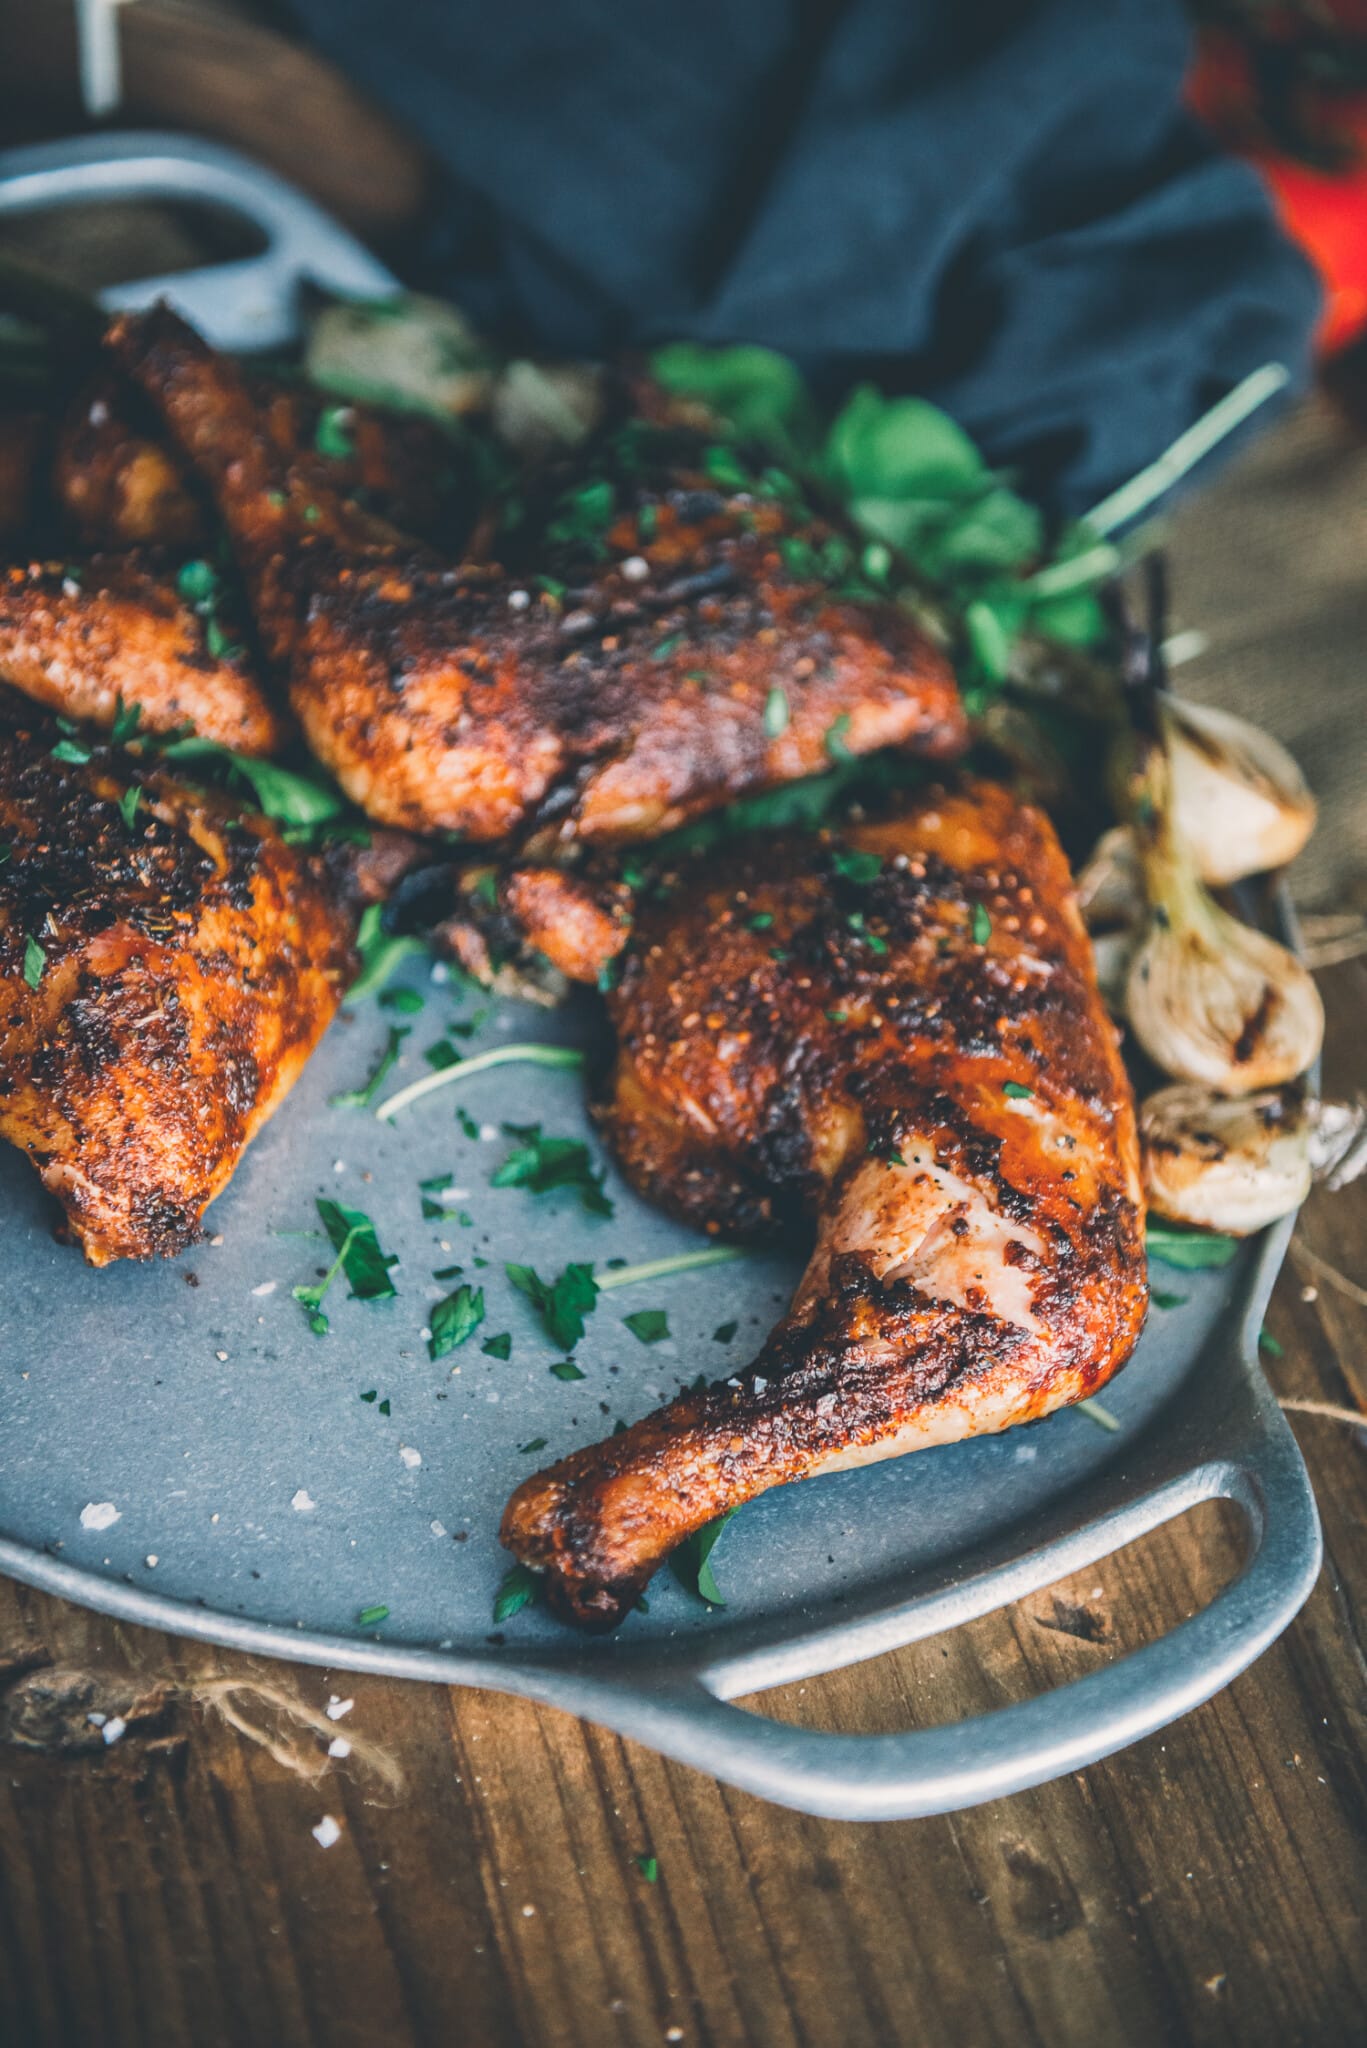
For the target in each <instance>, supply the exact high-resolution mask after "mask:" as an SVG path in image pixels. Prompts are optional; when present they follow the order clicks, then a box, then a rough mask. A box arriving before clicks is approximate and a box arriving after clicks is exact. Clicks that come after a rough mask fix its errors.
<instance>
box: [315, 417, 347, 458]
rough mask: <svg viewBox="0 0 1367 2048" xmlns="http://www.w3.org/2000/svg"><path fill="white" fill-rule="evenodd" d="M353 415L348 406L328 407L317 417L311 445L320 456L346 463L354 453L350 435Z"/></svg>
mask: <svg viewBox="0 0 1367 2048" xmlns="http://www.w3.org/2000/svg"><path fill="white" fill-rule="evenodd" d="M354 419H355V414H354V413H353V412H352V410H351V407H350V406H349V405H329V406H327V407H326V408H325V409H324V411H323V412H321V413H320V414H319V415H318V425H317V427H316V428H315V430H314V435H313V445H314V447H315V448H316V449H317V450H318V453H319V454H320V455H327V456H330V457H331V458H332V460H333V461H334V462H346V461H349V460H350V458H351V457H352V456H353V455H354V454H355V453H356V439H355V436H354V434H353V433H352V424H353V421H354Z"/></svg>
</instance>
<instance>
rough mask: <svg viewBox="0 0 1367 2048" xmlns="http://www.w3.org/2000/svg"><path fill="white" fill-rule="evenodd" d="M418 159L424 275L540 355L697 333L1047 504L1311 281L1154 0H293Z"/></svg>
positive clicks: (1218, 372)
mask: <svg viewBox="0 0 1367 2048" xmlns="http://www.w3.org/2000/svg"><path fill="white" fill-rule="evenodd" d="M293 4H294V7H295V10H296V12H297V14H298V15H299V16H300V18H301V20H302V21H303V23H304V24H305V25H306V27H307V29H308V31H309V33H310V34H311V35H312V37H313V38H314V39H315V41H316V42H317V44H318V45H319V47H320V48H322V49H324V50H325V51H327V52H329V53H330V54H331V55H332V56H333V57H334V58H335V59H336V60H337V61H338V62H339V63H340V64H341V65H342V66H343V67H344V68H345V69H346V70H348V71H349V72H350V73H351V74H352V76H353V77H354V78H356V79H357V80H358V81H359V82H361V83H362V84H363V85H364V86H366V87H367V88H368V89H369V90H370V91H371V92H372V93H373V94H375V95H376V96H377V97H378V98H380V99H381V100H383V101H385V102H386V103H387V104H388V105H389V107H390V108H391V109H392V110H393V111H394V112H395V113H397V114H398V115H399V117H400V118H401V120H403V121H404V123H405V124H406V125H407V126H408V128H409V129H410V130H411V132H412V133H413V134H414V135H416V136H417V137H419V138H420V139H421V140H422V141H423V142H424V143H425V144H426V145H427V147H428V148H429V150H430V151H431V153H432V155H433V157H434V158H435V160H436V162H437V164H438V165H439V166H440V171H441V185H440V189H439V191H438V193H437V195H436V203H435V208H434V218H433V222H432V225H431V229H430V233H429V236H428V240H427V243H426V245H425V249H424V252H423V260H422V263H421V266H420V267H421V269H422V270H423V271H424V273H425V275H424V277H423V279H422V281H424V282H426V283H427V284H429V285H430V286H432V287H434V288H436V289H440V290H444V291H447V292H449V293H450V294H451V295H452V296H453V297H454V298H455V299H456V300H457V301H458V302H459V303H461V304H462V305H463V306H464V307H465V308H466V309H467V311H468V312H469V313H470V314H471V315H472V317H473V318H474V319H475V320H476V321H478V322H479V323H480V324H481V325H482V326H484V327H485V328H487V329H488V330H490V331H491V332H493V333H495V334H498V335H500V336H502V337H504V338H505V339H507V340H509V341H512V342H514V343H516V344H517V345H519V346H523V345H525V346H531V347H534V348H538V349H542V350H545V351H548V352H552V353H569V354H584V355H602V354H610V353H611V352H613V351H614V350H617V349H620V348H622V347H627V346H639V345H642V344H650V343H653V342H657V341H663V340H675V339H679V338H692V339H697V340H704V341H717V342H725V341H755V342H764V343H767V344H769V345H770V346H772V347H774V348H777V349H782V350H784V351H785V352H786V353H788V354H790V355H793V356H795V357H796V358H797V359H798V360H799V361H800V362H801V363H803V365H804V366H805V367H806V369H807V370H808V372H809V374H810V375H811V376H812V378H813V380H814V382H815V383H816V384H817V386H818V388H825V389H830V390H834V389H836V388H838V387H839V386H842V385H844V384H846V383H848V382H850V381H852V380H855V379H858V378H861V377H865V376H871V377H874V378H876V379H877V380H878V381H879V382H880V383H881V384H883V385H884V387H885V388H889V389H894V390H896V389H902V390H910V391H917V392H921V393H923V394H924V395H925V396H927V397H929V398H932V399H934V400H935V401H936V402H937V403H938V404H941V405H943V406H945V407H946V408H947V409H948V410H949V411H950V412H952V413H953V414H955V415H956V416H957V418H959V419H960V420H961V421H962V422H963V424H964V425H965V426H966V427H967V428H968V429H969V431H970V432H971V433H972V434H973V435H974V436H975V438H976V439H977V440H978V441H979V442H980V443H981V445H982V446H983V447H984V449H985V450H986V452H987V454H988V456H989V457H990V458H991V459H992V460H993V461H994V462H997V463H1000V464H1002V465H1006V466H1010V467H1013V468H1015V469H1016V470H1017V471H1018V472H1019V473H1020V475H1021V477H1022V478H1023V479H1024V481H1025V483H1026V485H1027V487H1029V488H1030V489H1032V490H1033V491H1034V492H1035V494H1036V495H1037V496H1039V497H1041V498H1043V499H1044V500H1045V501H1046V502H1049V503H1052V504H1053V505H1055V506H1056V507H1057V508H1058V509H1060V510H1064V511H1072V512H1076V511H1081V510H1083V509H1085V508H1086V507H1087V506H1088V505H1089V504H1091V503H1092V502H1094V501H1095V500H1097V499H1099V498H1100V497H1102V496H1103V495H1104V494H1105V493H1106V492H1107V491H1109V490H1110V489H1112V488H1113V487H1114V486H1115V485H1116V484H1117V483H1119V482H1121V481H1123V480H1124V479H1125V478H1126V477H1128V476H1130V475H1131V474H1133V473H1134V472H1135V471H1136V470H1138V469H1140V468H1141V467H1142V466H1143V465H1144V464H1145V463H1146V462H1148V461H1150V460H1152V458H1153V456H1154V455H1155V454H1156V453H1157V452H1158V451H1159V450H1160V449H1161V448H1163V447H1164V446H1165V445H1166V444H1167V443H1168V442H1169V441H1171V440H1172V439H1173V438H1174V436H1175V435H1177V434H1178V433H1180V432H1181V430H1182V429H1183V428H1184V427H1185V426H1187V425H1188V424H1190V422H1191V421H1192V420H1193V419H1195V418H1196V417H1197V416H1198V415H1199V414H1200V413H1201V412H1203V411H1204V410H1205V409H1206V408H1207V407H1208V406H1209V405H1210V404H1212V403H1213V402H1214V401H1215V399H1217V398H1218V397H1219V396H1220V395H1221V394H1222V393H1223V392H1224V391H1226V390H1228V389H1229V388H1230V387H1231V386H1232V385H1233V384H1234V383H1236V382H1237V381H1238V380H1239V378H1241V377H1242V376H1244V375H1245V374H1246V373H1247V372H1248V371H1249V370H1251V369H1253V368H1255V367H1256V366H1257V365H1258V364H1260V363H1263V362H1267V361H1269V360H1273V359H1275V360H1280V361H1283V362H1285V363H1287V364H1288V366H1289V367H1290V368H1291V369H1292V371H1293V373H1294V375H1295V377H1296V379H1297V381H1300V380H1302V379H1303V378H1304V376H1305V374H1306V371H1307V367H1308V356H1309V336H1310V331H1311V328H1312V326H1313V323H1314V319H1315V314H1316V310H1317V292H1316V287H1315V284H1314V282H1313V280H1312V277H1311V275H1310V272H1309V270H1308V268H1307V266H1306V264H1305V263H1304V262H1303V261H1302V259H1301V258H1300V257H1299V255H1298V254H1297V253H1296V252H1295V251H1294V250H1293V249H1292V248H1291V246H1290V245H1289V244H1288V243H1287V242H1286V241H1285V240H1283V238H1282V237H1281V235H1280V234H1279V233H1278V231H1277V229H1276V227H1275V225H1274V222H1273V218H1272V214H1271V210H1270V208H1269V205H1268V203H1267V200H1266V198H1265V196H1264V194H1263V191H1262V188H1261V186H1260V185H1259V183H1258V181H1257V180H1256V179H1255V177H1254V176H1253V175H1252V173H1251V172H1249V171H1248V170H1247V169H1245V168H1244V167H1243V166H1242V165H1240V164H1238V163H1235V162H1234V161H1232V160H1231V159H1229V158H1227V157H1224V156H1221V155H1220V154H1219V153H1218V152H1217V151H1216V150H1215V148H1214V147H1213V145H1212V144H1211V143H1210V141H1209V140H1208V139H1207V137H1206V136H1205V134H1204V132H1203V131H1202V130H1201V129H1200V128H1199V127H1198V126H1197V124H1196V123H1195V122H1194V121H1193V120H1192V119H1191V118H1190V117H1189V116H1188V115H1187V114H1186V113H1185V112H1184V111H1183V110H1182V108H1181V106H1180V103H1179V94H1180V90H1181V81H1182V74H1183V69H1184V66H1185V63H1186V57H1187V46H1188V36H1187V29H1186V25H1185V22H1184V19H1183V17H1182V14H1181V11H1180V8H1179V7H1178V6H1177V5H1176V4H1175V0H1109V4H1108V5H1105V6H1099V5H1097V4H1096V0H843V4H842V0H632V4H629V5H628V4H625V0H503V4H488V0H484V4H480V5H475V4H472V0H389V4H386V5H380V4H378V0H293Z"/></svg>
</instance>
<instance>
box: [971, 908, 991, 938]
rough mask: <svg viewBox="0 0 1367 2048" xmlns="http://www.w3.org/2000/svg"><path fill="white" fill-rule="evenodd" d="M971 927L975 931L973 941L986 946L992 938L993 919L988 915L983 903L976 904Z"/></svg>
mask: <svg viewBox="0 0 1367 2048" xmlns="http://www.w3.org/2000/svg"><path fill="white" fill-rule="evenodd" d="M969 929H970V930H971V931H972V933H973V943H974V945H975V946H985V945H986V944H987V942H988V940H989V939H990V938H991V936H992V920H991V918H990V917H989V916H988V914H987V910H986V907H985V906H984V905H983V904H981V903H975V904H974V906H973V917H972V920H971V923H970V926H969Z"/></svg>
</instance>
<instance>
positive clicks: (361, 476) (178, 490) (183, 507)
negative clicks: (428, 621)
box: [0, 375, 473, 551]
mask: <svg viewBox="0 0 1367 2048" xmlns="http://www.w3.org/2000/svg"><path fill="white" fill-rule="evenodd" d="M251 388H252V392H253V395H254V397H255V399H256V402H257V405H258V407H259V410H260V415H261V421H262V424H263V429H264V431H266V432H268V433H269V434H270V436H271V437H272V439H273V440H274V441H275V442H276V444H277V445H278V447H279V448H280V449H281V451H282V452H283V453H284V454H285V455H286V456H287V457H294V456H297V455H298V453H299V451H300V450H301V449H307V448H309V447H311V446H312V445H313V442H314V438H315V435H316V434H317V432H318V428H319V421H320V419H321V417H322V415H323V414H324V413H325V412H326V413H328V414H329V415H330V425H331V427H332V436H333V438H332V439H331V440H330V441H329V442H328V445H329V446H331V447H335V448H337V450H338V453H337V454H336V455H335V456H333V457H330V458H329V461H328V469H327V474H328V477H329V479H330V481H331V483H332V485H333V487H334V488H335V489H336V490H338V491H340V492H343V493H345V494H347V495H353V494H355V493H356V492H362V493H364V494H365V497H366V499H367V502H368V503H370V504H371V505H372V506H373V507H374V508H375V509H376V510H377V511H380V512H382V513H383V514H384V516H385V517H386V518H388V519H392V520H393V521H394V522H395V524H396V525H398V526H401V527H403V528H404V530H405V531H408V532H412V533H424V534H426V533H437V532H440V531H442V530H443V529H444V528H446V527H448V526H454V527H457V528H458V527H459V526H460V525H461V524H462V523H468V517H469V516H470V514H471V513H472V509H473V508H472V504H471V503H470V502H467V499H468V494H467V493H465V492H463V491H462V490H461V489H460V488H459V478H458V477H457V476H456V474H455V467H454V453H453V446H452V442H451V439H450V437H449V435H447V434H445V433H443V431H442V429H441V427H440V426H439V425H438V424H437V423H436V422H435V421H432V420H424V419H422V418H419V417H415V416H404V415H398V414H390V413H382V412H377V411H376V410H375V409H374V408H373V407H370V406H340V405H337V404H335V403H334V402H333V401H331V400H329V399H328V398H327V397H326V396H325V394H323V393H322V392H319V391H315V390H313V389H311V387H309V386H307V385H289V386H286V385H280V384H276V383H274V382H273V381H272V380H271V379H269V378H265V377H262V376H260V375H253V376H252V379H251ZM138 414H139V406H138V405H137V404H135V403H133V394H132V393H131V392H130V391H129V389H128V388H127V386H126V385H123V384H122V383H121V382H120V380H119V379H118V378H116V377H103V378H101V379H99V380H98V381H97V382H96V383H94V384H92V385H90V386H89V387H88V388H87V389H86V390H84V391H82V392H81V393H80V395H79V396H78V397H77V398H76V399H74V400H73V401H72V403H71V405H70V406H69V408H68V409H67V412H66V414H65V416H64V417H63V419H62V422H61V425H60V428H59V431H58V435H57V446H56V451H55V455H54V459H53V464H52V490H53V495H54V497H55V498H56V501H57V504H58V507H59V509H60V510H61V512H62V514H63V517H64V518H65V521H66V523H67V525H68V526H69V527H70V528H71V530H72V532H73V534H74V535H75V536H76V537H77V538H78V539H79V540H81V541H83V542H84V543H85V544H86V546H88V547H92V548H106V549H110V550H116V549H120V548H130V547H142V546H146V545H149V544H153V543H155V544H156V545H158V546H160V547H166V548H172V549H179V550H181V551H184V550H186V549H192V548H204V547H208V546H210V545H211V544H212V541H213V537H214V530H215V520H214V517H213V514H212V512H211V510H210V508H209V505H208V503H207V501H206V500H205V498H204V496H203V494H202V491H201V488H200V486H199V484H198V482H197V480H196V479H195V477H194V474H193V471H192V470H191V469H189V468H188V467H187V465H186V463H185V462H184V459H183V458H182V457H181V455H180V454H179V452H178V451H176V450H173V449H172V448H171V447H169V446H168V445H167V444H166V443H165V442H164V441H162V440H159V439H158V438H157V437H156V435H155V434H154V433H153V432H152V431H151V427H152V424H153V423H154V422H151V421H148V420H144V419H141V418H140V417H139V416H138ZM348 444H349V446H348ZM4 447H5V440H4V434H3V430H2V429H0V472H2V471H3V467H4V456H3V450H4ZM2 503H3V500H2V499H0V504H2Z"/></svg>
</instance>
